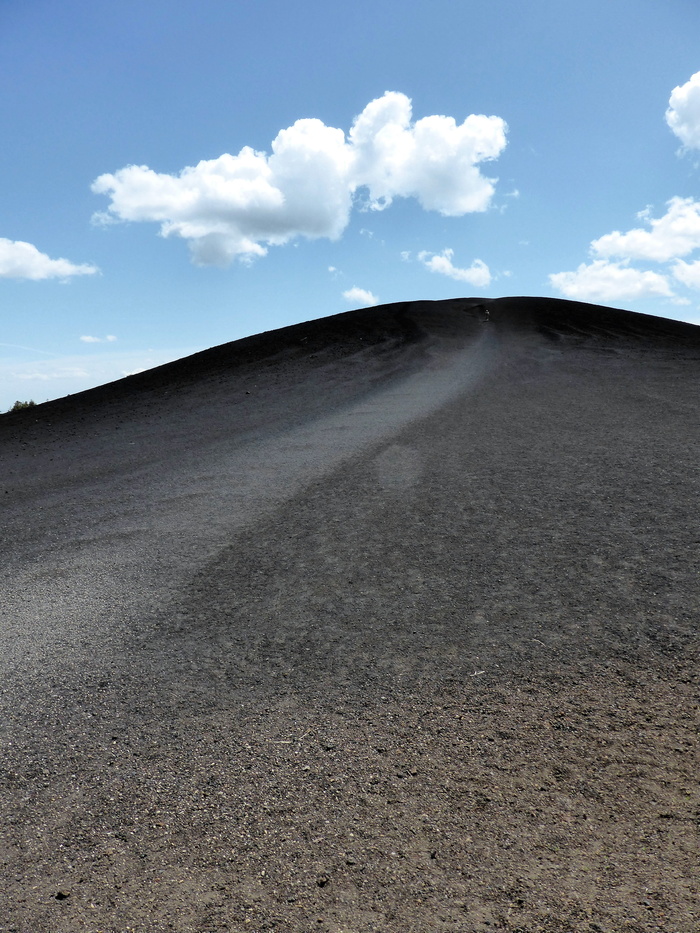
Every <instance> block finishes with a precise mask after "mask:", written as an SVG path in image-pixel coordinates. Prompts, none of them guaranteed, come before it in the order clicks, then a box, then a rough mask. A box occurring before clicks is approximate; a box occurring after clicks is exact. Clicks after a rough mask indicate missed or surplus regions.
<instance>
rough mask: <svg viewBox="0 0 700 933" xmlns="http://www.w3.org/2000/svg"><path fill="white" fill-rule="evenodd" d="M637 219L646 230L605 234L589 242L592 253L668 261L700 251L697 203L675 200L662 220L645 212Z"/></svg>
mask: <svg viewBox="0 0 700 933" xmlns="http://www.w3.org/2000/svg"><path fill="white" fill-rule="evenodd" d="M640 216H641V217H643V218H644V219H645V220H646V221H647V224H648V229H645V228H644V227H635V228H633V229H632V230H628V231H627V233H620V231H619V230H614V231H613V232H612V233H606V234H605V236H602V237H600V239H598V240H594V241H593V242H592V243H591V249H592V250H593V252H594V253H596V254H597V255H598V256H603V257H606V258H610V257H613V256H615V257H617V258H619V259H651V260H653V261H655V262H668V260H670V259H674V258H675V257H678V256H687V255H688V253H690V252H692V251H693V250H694V249H698V248H700V201H696V200H694V199H693V198H679V197H675V198H671V200H670V201H669V202H668V204H667V211H666V213H665V214H664V215H663V216H662V217H658V218H656V219H653V218H651V217H650V216H649V212H648V211H643V212H642V214H641V215H640Z"/></svg>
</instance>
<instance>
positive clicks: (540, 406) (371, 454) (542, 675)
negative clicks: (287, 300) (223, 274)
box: [0, 299, 700, 933]
mask: <svg viewBox="0 0 700 933" xmlns="http://www.w3.org/2000/svg"><path fill="white" fill-rule="evenodd" d="M486 308H488V310H489V311H490V320H488V321H484V316H485V315H484V311H485V309H486ZM699 364H700V328H694V327H691V326H690V325H683V324H678V323H674V322H670V321H663V320H660V319H656V318H648V317H645V316H643V315H633V314H629V313H626V312H618V311H612V310H610V309H604V308H595V307H592V306H586V305H578V304H575V303H570V302H558V301H551V300H544V299H501V300H494V301H488V302H486V301H478V300H475V299H474V300H455V301H452V302H434V303H431V302H416V303H409V304H402V305H392V306H385V307H383V308H378V309H372V310H370V311H363V312H351V313H350V314H347V315H340V316H337V317H335V318H327V319H325V320H323V321H319V322H312V323H310V324H305V325H299V326H298V327H294V328H287V329H285V330H284V331H278V332H275V333H273V334H268V335H262V336H261V337H259V338H253V339H251V340H246V341H238V342H237V343H235V344H231V345H228V346H225V347H221V348H216V349H215V350H213V351H208V352H207V353H204V354H198V355H197V356H196V357H191V358H189V359H188V360H184V361H180V362H179V363H175V364H170V365H169V366H166V367H161V368H160V369H158V370H155V371H152V372H150V373H144V374H142V375H140V376H138V377H131V378H130V379H128V380H124V381H122V382H120V383H116V384H113V385H111V386H107V387H103V388H102V389H99V390H94V391H92V392H88V393H83V394H82V395H79V396H75V397H73V398H70V399H66V400H62V401H60V402H55V403H48V404H46V405H42V406H39V407H38V408H37V409H34V410H27V411H23V412H19V413H17V414H12V415H5V416H2V417H0V466H1V470H2V472H1V473H0V497H1V498H0V506H1V507H2V525H1V529H2V530H1V532H0V533H1V534H2V537H3V541H2V546H3V567H2V571H1V572H0V594H1V596H2V604H1V605H0V647H1V649H2V650H1V651H0V706H1V709H0V713H1V716H2V719H1V721H2V747H1V750H0V787H1V788H2V793H1V796H0V879H1V880H0V931H2V933H10V931H12V933H78V931H80V933H84V931H86V933H98V931H102V933H117V931H118V933H126V931H134V933H166V931H177V933H223V931H234V933H238V931H272V930H274V931H280V933H282V931H290V933H309V931H328V933H369V931H376V933H385V931H386V933H432V931H436V933H437V931H455V933H476V931H479V933H484V931H496V930H500V931H510V933H516V931H519V933H535V931H551V933H573V931H599V933H600V931H607V933H619V931H630V933H647V931H649V933H651V931H657V933H658V931H663V933H697V931H698V930H700V897H699V894H698V880H697V879H698V864H699V856H700V845H699V843H700V783H699V781H698V775H699V773H700V770H699V766H700V761H699V758H698V734H699V733H698V729H699V726H700V713H699V694H698V686H699V677H698V665H697V662H698V627H699V626H698V618H699V609H700V582H699V573H698V552H699V545H700V525H699V522H698V498H699V493H700V478H699V475H698V453H699V451H698V436H699V435H698V374H699V372H700V365H699Z"/></svg>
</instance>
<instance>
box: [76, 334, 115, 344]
mask: <svg viewBox="0 0 700 933" xmlns="http://www.w3.org/2000/svg"><path fill="white" fill-rule="evenodd" d="M80 339H81V340H82V342H83V343H114V341H115V340H116V339H117V338H116V337H115V336H114V334H107V336H106V337H91V336H90V335H89V334H84V335H83V336H82V337H81V338H80Z"/></svg>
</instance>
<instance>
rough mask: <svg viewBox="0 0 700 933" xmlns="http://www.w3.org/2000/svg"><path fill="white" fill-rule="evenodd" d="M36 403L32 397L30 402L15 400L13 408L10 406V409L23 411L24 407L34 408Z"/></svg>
mask: <svg viewBox="0 0 700 933" xmlns="http://www.w3.org/2000/svg"><path fill="white" fill-rule="evenodd" d="M35 405H36V402H35V401H33V400H32V399H30V400H29V401H28V402H15V404H14V405H13V406H12V408H9V409H8V411H21V410H22V409H23V408H33V407H34V406H35Z"/></svg>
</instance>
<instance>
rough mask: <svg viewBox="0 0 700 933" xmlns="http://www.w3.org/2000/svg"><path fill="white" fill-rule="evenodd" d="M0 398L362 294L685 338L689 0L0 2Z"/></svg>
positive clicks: (694, 284)
mask: <svg viewBox="0 0 700 933" xmlns="http://www.w3.org/2000/svg"><path fill="white" fill-rule="evenodd" d="M0 74H1V77H2V88H3V94H2V96H1V97H0V111H1V112H0V119H1V125H2V128H3V133H2V146H0V163H1V166H2V172H1V174H0V204H1V209H0V324H1V326H0V410H4V409H6V408H7V407H9V406H10V405H11V404H12V403H13V402H14V400H15V399H28V398H33V399H35V400H36V401H44V400H45V399H49V398H55V397H58V396H61V395H65V394H67V393H72V392H76V391H80V390H81V389H84V388H88V387H90V386H92V385H97V384H100V383H102V382H107V381H110V380H112V379H116V378H119V377H121V376H122V375H124V374H126V373H129V372H134V371H137V370H140V369H143V368H145V367H148V366H152V365H157V364H159V363H161V362H165V361H167V360H170V359H174V358H177V357H180V356H184V355H187V354H188V353H192V352H194V351H196V350H199V349H203V348H205V347H209V346H214V345H216V344H219V343H224V342H226V341H229V340H234V339H237V338H239V337H243V336H246V335H248V334H252V333H258V332H261V331H265V330H270V329H272V328H275V327H280V326H283V325H286V324H290V323H295V322H298V321H303V320H309V319H311V318H317V317H323V316H326V315H329V314H335V313H337V312H340V311H344V310H348V309H350V308H352V307H360V306H365V305H367V304H371V303H376V302H381V303H383V302H390V301H400V300H405V299H418V298H434V299H439V298H447V297H453V296H457V295H488V296H494V297H496V296H500V295H550V296H553V297H567V296H569V297H574V298H579V299H581V300H585V301H594V302H596V303H604V304H610V305H613V306H616V307H623V308H629V309H630V310H635V311H643V312H647V313H652V314H659V315H662V316H665V317H674V318H680V319H683V320H688V321H693V322H696V323H700V165H699V163H700V5H699V4H698V3H697V0H664V2H659V0H588V2H587V3H585V4H579V3H574V2H564V0H529V2H527V3H524V2H523V0H481V2H468V0H464V2H462V3H455V2H454V0H450V2H443V0H431V2H430V3H428V2H414V3H401V4H399V3H397V2H393V0H372V2H368V0H354V2H353V3H351V4H347V3H343V4H340V3H333V2H332V0H324V2H317V0H304V3H302V4H290V3H289V2H288V0H240V2H234V0H196V2H194V0H179V2H173V0H167V2H166V0H149V2H147V3H144V2H143V0H139V2H133V0H120V2H119V3H112V2H106V0H91V2H89V3H88V2H83V0H63V2H61V3H60V4H57V3H55V2H48V0H2V2H1V3H0Z"/></svg>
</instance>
